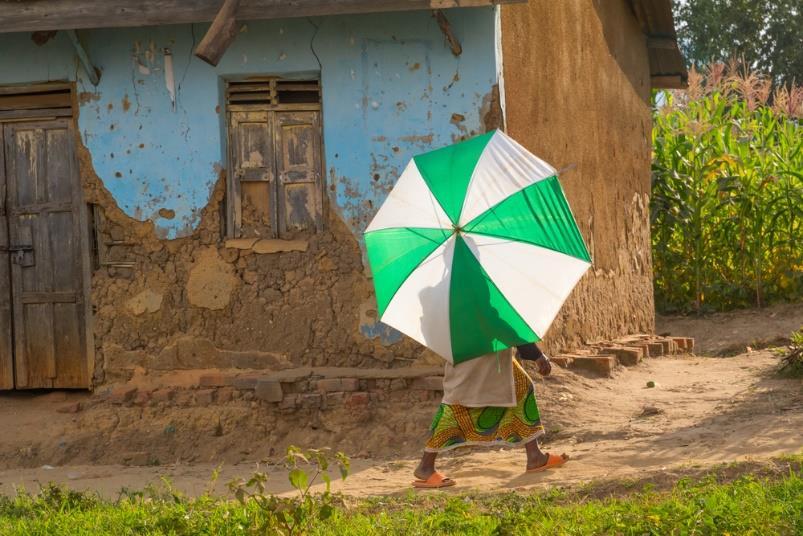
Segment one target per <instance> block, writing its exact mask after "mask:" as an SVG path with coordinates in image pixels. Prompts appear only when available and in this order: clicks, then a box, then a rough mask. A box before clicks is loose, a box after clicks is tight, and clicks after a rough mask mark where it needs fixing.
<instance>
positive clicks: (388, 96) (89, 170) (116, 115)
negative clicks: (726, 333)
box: [0, 0, 685, 389]
mask: <svg viewBox="0 0 803 536" xmlns="http://www.w3.org/2000/svg"><path fill="white" fill-rule="evenodd" d="M670 7H671V6H670V1H669V0H629V1H628V0H605V1H604V2H602V1H594V0H565V1H559V2H555V1H552V0H531V1H530V2H513V1H510V2H508V1H505V0H381V1H380V0H330V1H328V2H324V1H318V0H298V1H295V2H279V1H275V0H242V1H241V2H237V1H233V0H226V1H225V2H224V1H222V0H195V1H192V2H190V1H187V0H160V1H156V0H144V1H130V0H106V1H92V0H36V1H26V0H11V1H6V2H2V4H0V389H30V388H91V387H95V386H98V385H102V384H104V383H109V382H113V381H116V380H120V379H125V378H127V377H129V376H130V375H131V374H133V373H134V371H136V370H140V371H141V370H145V371H174V370H180V369H207V368H220V369H227V368H229V369H231V368H233V369H256V370H261V369H271V370H275V369H287V368H292V367H300V366H327V367H367V368H397V367H406V366H411V365H416V364H422V363H433V362H436V361H432V359H433V356H431V355H429V354H428V353H427V352H425V351H423V350H422V349H421V348H420V347H418V346H417V345H415V344H414V343H412V342H411V341H409V340H407V339H405V338H403V337H402V336H401V335H400V334H398V333H396V332H393V331H392V330H390V329H389V328H387V327H385V326H383V325H382V324H381V323H379V322H378V321H377V318H376V310H375V302H374V297H373V295H372V286H371V281H370V273H368V272H367V268H366V263H365V262H364V253H363V250H362V244H361V232H362V230H363V229H364V227H365V225H366V224H367V222H368V221H369V220H370V219H371V217H372V215H373V214H374V213H375V211H376V210H377V209H378V207H379V205H380V204H381V203H382V201H383V199H384V197H385V195H386V194H387V192H388V191H389V190H390V189H391V188H392V186H393V184H394V181H395V180H396V179H397V177H398V175H399V173H400V171H401V170H402V169H403V166H404V164H405V163H406V162H407V160H409V159H410V158H411V157H412V156H413V155H415V154H417V153H419V152H423V151H427V150H430V149H432V148H435V147H438V146H442V145H445V144H448V143H451V142H453V141H456V140H459V139H461V138H464V137H468V136H471V135H474V134H478V133H481V132H484V131H487V130H489V129H492V128H499V127H504V128H506V130H507V131H508V133H510V134H511V135H512V136H513V137H515V138H517V139H518V140H520V141H521V142H522V143H524V144H525V145H526V146H527V147H529V148H530V149H531V150H532V151H533V152H535V153H536V154H538V155H539V156H541V157H543V158H545V159H546V160H548V161H550V162H551V163H553V164H554V165H555V166H556V167H557V168H568V171H566V172H565V173H564V175H563V176H562V182H563V185H564V188H565V189H566V191H567V194H568V196H569V198H570V201H571V203H572V206H573V208H574V211H575V214H576V216H577V218H578V220H579V224H580V226H581V229H582V231H583V233H584V235H585V238H586V240H587V242H588V243H589V245H590V248H591V251H592V254H593V256H594V261H595V266H594V269H593V270H592V272H591V273H589V274H588V275H587V277H586V278H585V279H584V280H583V282H582V283H581V285H580V286H579V287H578V289H577V291H576V292H575V294H574V296H573V297H572V299H571V300H570V302H569V304H568V305H567V307H566V308H565V310H564V312H563V313H562V316H561V317H560V318H559V319H558V321H557V323H556V324H555V325H554V327H553V329H552V330H551V332H550V333H549V334H548V337H547V345H548V347H549V348H551V349H553V350H555V349H558V348H562V347H568V346H571V345H572V344H575V343H577V342H578V341H582V340H587V339H594V338H599V337H609V338H613V337H615V336H621V335H626V334H628V333H635V332H649V331H650V330H651V329H652V327H653V302H652V286H651V261H650V249H649V223H648V212H647V204H648V192H649V181H650V141H649V140H650V110H649V94H650V90H651V88H654V87H681V86H682V85H683V83H684V77H685V71H684V68H683V64H682V59H681V57H680V55H679V53H678V51H677V46H676V42H675V32H674V28H673V22H672V17H671V9H670ZM433 10H434V11H433ZM213 20H214V23H213V24H211V25H210V22H212V21H213ZM199 58H203V60H204V61H202V59H199Z"/></svg>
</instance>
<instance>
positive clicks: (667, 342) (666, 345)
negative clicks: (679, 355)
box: [651, 339, 674, 355]
mask: <svg viewBox="0 0 803 536" xmlns="http://www.w3.org/2000/svg"><path fill="white" fill-rule="evenodd" d="M651 342H652V343H658V344H660V345H661V352H662V354H661V355H672V354H673V353H674V352H673V351H672V347H673V343H672V339H655V340H654V341H651Z"/></svg>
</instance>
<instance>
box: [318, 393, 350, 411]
mask: <svg viewBox="0 0 803 536" xmlns="http://www.w3.org/2000/svg"><path fill="white" fill-rule="evenodd" d="M346 396H348V394H347V393H326V395H325V396H324V398H323V407H325V408H333V407H336V406H340V405H341V404H343V401H344V400H345V399H346Z"/></svg>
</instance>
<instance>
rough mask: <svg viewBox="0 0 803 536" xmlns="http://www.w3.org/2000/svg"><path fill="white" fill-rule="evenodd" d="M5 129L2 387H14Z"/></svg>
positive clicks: (0, 163)
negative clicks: (7, 250)
mask: <svg viewBox="0 0 803 536" xmlns="http://www.w3.org/2000/svg"><path fill="white" fill-rule="evenodd" d="M3 133H4V129H3V128H2V127H0V389H13V388H14V354H13V353H12V346H11V343H12V339H11V270H10V266H9V258H10V256H9V254H8V253H6V252H4V251H2V250H3V248H6V247H8V221H7V216H6V164H5V143H4V141H3V140H4V139H5V137H4V134H3Z"/></svg>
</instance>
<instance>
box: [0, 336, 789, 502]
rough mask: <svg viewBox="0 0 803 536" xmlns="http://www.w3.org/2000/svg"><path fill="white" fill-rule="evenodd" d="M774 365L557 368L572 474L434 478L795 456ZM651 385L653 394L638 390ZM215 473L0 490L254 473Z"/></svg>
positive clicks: (504, 458) (407, 460) (89, 473)
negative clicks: (588, 373)
mask: <svg viewBox="0 0 803 536" xmlns="http://www.w3.org/2000/svg"><path fill="white" fill-rule="evenodd" d="M777 366H778V359H777V357H775V356H774V355H773V354H772V353H771V352H769V351H757V352H751V353H747V354H742V355H739V356H736V357H732V358H706V357H685V358H663V359H652V360H648V361H646V362H645V363H643V364H642V365H641V366H639V367H636V368H631V369H622V370H620V371H619V372H618V373H617V375H616V376H615V377H614V378H611V379H605V380H599V379H587V378H583V377H580V376H577V375H575V374H573V373H571V372H567V371H564V370H558V371H556V374H555V375H554V377H552V378H549V379H547V380H543V379H539V380H538V382H537V383H538V385H537V388H538V390H539V392H541V393H542V394H544V395H545V396H542V399H543V400H544V402H543V403H542V414H543V415H544V417H545V420H546V425H547V431H548V440H547V443H546V447H547V448H548V449H549V450H551V451H553V452H566V453H568V454H569V455H570V456H571V457H572V461H571V462H570V463H569V464H567V465H566V466H565V467H564V468H562V469H559V470H556V471H552V472H549V473H542V474H535V475H526V474H523V471H522V469H523V464H524V457H523V452H522V451H521V450H519V449H508V450H493V451H489V450H474V451H467V450H457V451H453V453H451V454H448V455H444V456H443V458H442V462H441V463H440V469H442V470H443V471H445V472H447V473H448V474H449V475H450V476H452V477H453V478H455V479H456V480H457V481H458V485H457V486H455V487H454V488H452V490H453V491H466V490H475V489H476V490H484V491H490V490H500V491H501V490H511V489H513V490H527V489H531V488H539V487H548V486H554V485H561V486H574V485H577V484H580V483H583V482H587V481H592V480H605V479H611V478H640V477H643V476H644V475H645V474H656V475H657V474H661V473H667V472H673V471H681V470H683V468H688V467H689V466H708V465H712V464H716V463H720V462H725V461H737V460H745V459H767V458H770V457H773V456H778V455H781V454H784V453H794V452H799V451H800V450H801V449H802V448H803V436H801V434H800V430H803V382H801V381H800V380H792V379H782V378H778V377H777V376H776V374H775V370H776V368H777ZM650 380H652V381H655V382H656V383H657V384H658V385H657V387H656V388H652V389H650V388H647V387H646V384H647V382H648V381H650ZM433 409H434V408H433ZM415 463H416V460H415V458H414V457H412V456H403V457H401V458H399V459H390V460H389V459H381V460H377V459H355V460H353V471H352V475H351V476H350V477H349V478H348V480H347V481H346V482H345V483H343V484H342V485H341V484H338V485H337V488H338V489H341V490H343V491H344V492H346V493H347V494H350V495H354V496H362V495H374V494H393V493H399V492H406V491H407V490H408V489H409V483H410V480H411V472H412V469H413V467H414V466H415ZM214 468H215V467H214V465H212V464H202V463H200V464H192V465H173V466H160V467H124V466H110V465H107V466H102V465H101V466H98V465H95V466H87V465H76V466H62V467H54V468H51V467H49V466H45V467H40V468H35V469H10V470H3V471H0V492H2V493H9V492H12V490H13V489H14V488H15V487H17V486H24V487H26V488H27V489H37V488H38V485H39V484H40V483H46V482H49V481H54V482H63V483H66V484H68V485H69V486H71V487H73V488H77V489H91V490H97V491H99V492H100V493H102V494H103V495H105V496H107V497H116V496H117V494H118V493H119V492H120V490H121V489H123V488H128V489H142V488H143V487H145V486H146V485H148V484H151V483H158V482H159V481H160V478H161V477H166V478H168V479H170V480H171V481H172V482H173V484H174V485H175V487H176V488H178V489H179V490H182V491H185V492H188V493H193V494H196V493H201V492H203V491H204V490H206V489H208V488H210V486H211V488H212V489H214V490H215V491H216V492H218V493H224V492H225V484H226V483H227V482H228V481H230V480H232V479H233V478H235V477H240V476H248V475H249V474H250V472H251V471H252V470H253V469H254V468H255V464H254V463H240V464H234V465H226V466H223V467H222V470H221V474H220V478H219V479H218V481H217V483H215V484H210V477H211V474H212V472H213V470H214ZM271 472H272V473H273V477H272V480H271V486H272V489H273V490H274V491H276V492H285V491H287V490H288V487H287V485H286V479H285V477H284V476H283V474H282V473H280V472H278V471H271Z"/></svg>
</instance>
